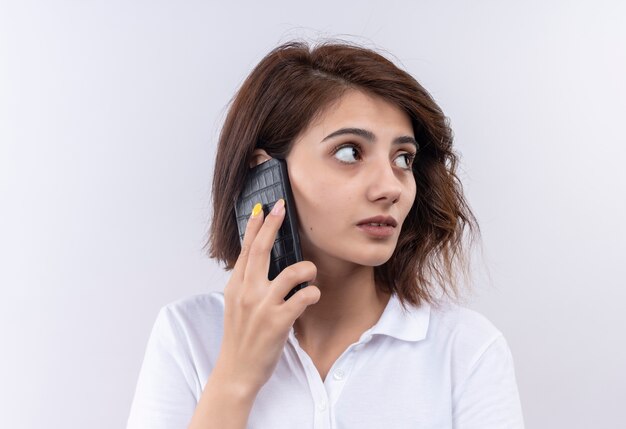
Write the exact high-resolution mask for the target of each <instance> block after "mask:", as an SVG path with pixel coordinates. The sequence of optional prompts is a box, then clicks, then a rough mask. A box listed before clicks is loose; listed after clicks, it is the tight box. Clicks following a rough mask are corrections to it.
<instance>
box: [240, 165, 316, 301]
mask: <svg viewBox="0 0 626 429" xmlns="http://www.w3.org/2000/svg"><path fill="white" fill-rule="evenodd" d="M281 198H282V199H283V200H284V201H285V210H286V213H285V220H284V221H283V223H282V225H281V227H280V229H279V230H278V233H277V234H276V239H275V240H274V244H273V246H272V251H271V257H270V266H269V273H268V278H269V280H274V279H275V278H276V276H278V274H280V272H281V271H282V270H284V269H285V268H287V267H288V266H289V265H292V264H295V263H296V262H301V261H302V260H303V259H302V250H301V248H300V236H299V234H298V216H297V214H296V209H295V204H294V200H293V194H292V192H291V184H290V183H289V174H288V171H287V163H286V161H285V160H283V159H278V158H271V159H269V160H268V161H265V162H263V163H262V164H259V165H257V166H255V167H253V168H252V169H250V170H249V171H248V175H247V176H246V181H245V184H244V187H243V190H242V192H241V194H240V195H239V198H238V199H237V203H236V204H235V215H236V218H237V228H238V230H239V241H240V243H243V239H244V233H245V231H246V225H247V223H248V219H249V217H250V212H251V211H252V208H253V207H254V205H255V204H256V203H261V204H262V206H263V213H264V215H266V214H267V213H269V210H270V208H272V207H273V206H274V204H275V203H276V201H278V200H279V199H281ZM308 284H309V283H308V282H303V283H300V284H298V285H296V286H295V287H294V288H293V289H292V290H291V291H289V293H288V294H287V296H286V297H285V298H284V299H285V301H286V300H288V299H289V298H290V297H291V296H292V295H293V294H294V293H296V292H297V291H299V290H300V289H302V288H303V287H306V286H308Z"/></svg>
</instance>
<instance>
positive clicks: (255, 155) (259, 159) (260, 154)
mask: <svg viewBox="0 0 626 429" xmlns="http://www.w3.org/2000/svg"><path fill="white" fill-rule="evenodd" d="M270 159H272V157H271V156H269V155H268V154H267V152H265V149H254V152H252V160H251V161H250V165H249V168H252V167H256V166H257V165H259V164H263V163H264V162H265V161H269V160H270Z"/></svg>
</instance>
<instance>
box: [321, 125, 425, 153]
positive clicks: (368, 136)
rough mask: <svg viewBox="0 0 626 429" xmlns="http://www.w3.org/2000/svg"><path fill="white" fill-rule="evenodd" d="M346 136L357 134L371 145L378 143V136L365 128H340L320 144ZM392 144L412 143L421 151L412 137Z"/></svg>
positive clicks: (403, 138)
mask: <svg viewBox="0 0 626 429" xmlns="http://www.w3.org/2000/svg"><path fill="white" fill-rule="evenodd" d="M344 134H355V135H357V136H361V137H363V138H365V139H366V140H367V141H369V142H370V143H374V142H375V141H376V136H374V133H373V132H371V131H369V130H364V129H363V128H340V129H338V130H337V131H333V132H332V133H330V134H328V135H327V136H326V137H324V139H323V140H322V141H321V142H320V143H322V142H325V141H326V140H328V139H331V138H333V137H337V136H341V135H344ZM391 143H392V144H403V143H410V144H412V145H414V146H415V149H419V144H418V143H417V141H416V140H415V138H414V137H411V136H400V137H396V138H395V139H393V141H392V142H391Z"/></svg>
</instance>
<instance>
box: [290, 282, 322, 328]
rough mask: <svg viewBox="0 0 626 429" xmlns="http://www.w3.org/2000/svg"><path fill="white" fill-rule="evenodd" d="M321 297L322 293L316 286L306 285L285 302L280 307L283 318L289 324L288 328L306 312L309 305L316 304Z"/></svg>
mask: <svg viewBox="0 0 626 429" xmlns="http://www.w3.org/2000/svg"><path fill="white" fill-rule="evenodd" d="M321 296H322V293H321V291H320V290H319V288H318V287H317V286H314V285H308V286H307V287H305V288H302V289H300V290H299V291H298V292H296V293H294V294H293V296H292V297H291V298H289V299H288V300H287V301H285V303H284V304H283V305H282V309H283V314H284V316H285V317H286V318H287V320H288V322H289V323H290V325H289V326H291V325H292V324H293V322H295V320H296V319H297V318H298V317H300V316H301V315H302V313H304V310H306V309H307V307H308V306H309V305H312V304H316V303H317V302H318V301H319V300H320V298H321Z"/></svg>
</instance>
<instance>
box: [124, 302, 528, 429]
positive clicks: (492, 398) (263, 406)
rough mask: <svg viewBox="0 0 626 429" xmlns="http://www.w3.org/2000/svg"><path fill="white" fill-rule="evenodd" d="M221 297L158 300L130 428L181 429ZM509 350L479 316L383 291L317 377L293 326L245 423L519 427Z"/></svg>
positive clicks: (256, 427)
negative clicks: (362, 326)
mask: <svg viewBox="0 0 626 429" xmlns="http://www.w3.org/2000/svg"><path fill="white" fill-rule="evenodd" d="M223 321H224V295H223V293H222V292H212V293H208V294H200V295H194V296H190V297H187V298H184V299H180V300H178V301H175V302H172V303H170V304H168V305H166V306H164V307H163V308H162V309H161V310H160V312H159V314H158V316H157V318H156V322H155V324H154V327H153V329H152V333H151V335H150V339H149V341H148V345H147V349H146V353H145V357H144V360H143V365H142V367H141V371H140V373H139V379H138V382H137V387H136V391H135V396H134V399H133V402H132V406H131V410H130V415H129V418H128V424H127V429H186V428H187V427H188V425H189V422H190V421H191V417H192V415H193V413H194V410H195V408H196V405H197V403H198V401H199V399H200V397H201V395H202V390H203V388H204V385H205V383H206V381H207V380H208V378H209V375H210V373H211V369H212V368H213V365H214V364H215V362H216V360H217V357H218V353H219V351H220V345H221V341H222V334H223ZM523 427H524V423H523V417H522V409H521V404H520V399H519V395H518V390H517V384H516V378H515V370H514V365H513V358H512V356H511V352H510V350H509V347H508V345H507V342H506V340H505V338H504V337H503V335H502V333H501V332H500V331H498V329H496V328H495V327H494V326H493V324H492V323H491V322H489V321H488V320H487V319H486V318H485V317H484V316H482V315H480V314H479V313H477V312H475V311H473V310H470V309H467V308H463V307H459V306H447V307H446V308H445V309H439V310H436V309H435V308H434V307H430V306H429V305H427V304H425V305H422V306H420V307H419V308H416V307H411V311H410V312H408V313H406V314H405V313H403V309H402V307H401V305H400V301H399V300H398V299H397V297H396V296H395V295H393V296H392V297H391V299H390V300H389V303H388V304H387V307H386V308H385V310H384V312H383V314H382V315H381V317H380V319H379V321H378V322H377V323H376V324H375V325H374V326H372V327H371V328H370V329H368V330H367V331H365V332H364V333H363V335H362V336H361V338H360V339H359V341H358V342H356V343H354V344H352V345H350V346H349V347H348V348H347V349H346V350H345V351H344V353H343V354H342V355H341V356H340V357H339V358H338V359H337V361H336V362H335V363H334V364H333V366H332V368H331V369H330V371H329V372H328V375H327V376H326V379H325V380H324V381H322V379H321V377H320V375H319V373H318V371H317V369H316V368H315V366H314V364H313V362H312V360H311V358H310V357H309V356H308V355H307V354H306V352H305V351H304V350H303V349H302V348H300V346H299V344H298V340H297V339H296V337H295V336H294V332H293V328H292V329H291V332H290V334H289V339H288V341H287V343H286V344H285V348H284V351H283V354H282V356H281V358H280V360H279V362H278V365H277V367H276V370H275V372H274V374H273V375H272V377H271V378H270V379H269V381H268V382H267V383H266V384H265V385H264V386H263V387H262V389H261V390H260V391H259V394H258V396H257V397H256V400H255V402H254V405H253V407H252V411H251V413H250V417H249V419H248V426H247V428H249V429H283V428H284V429H293V428H298V429H304V428H315V429H323V428H329V429H330V428H333V429H370V428H371V429H381V428H388V429H404V428H406V429H408V428H411V429H415V428H429V429H431V428H455V429H469V428H472V429H474V428H475V429H504V428H507V429H513V428H515V429H517V428H523Z"/></svg>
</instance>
